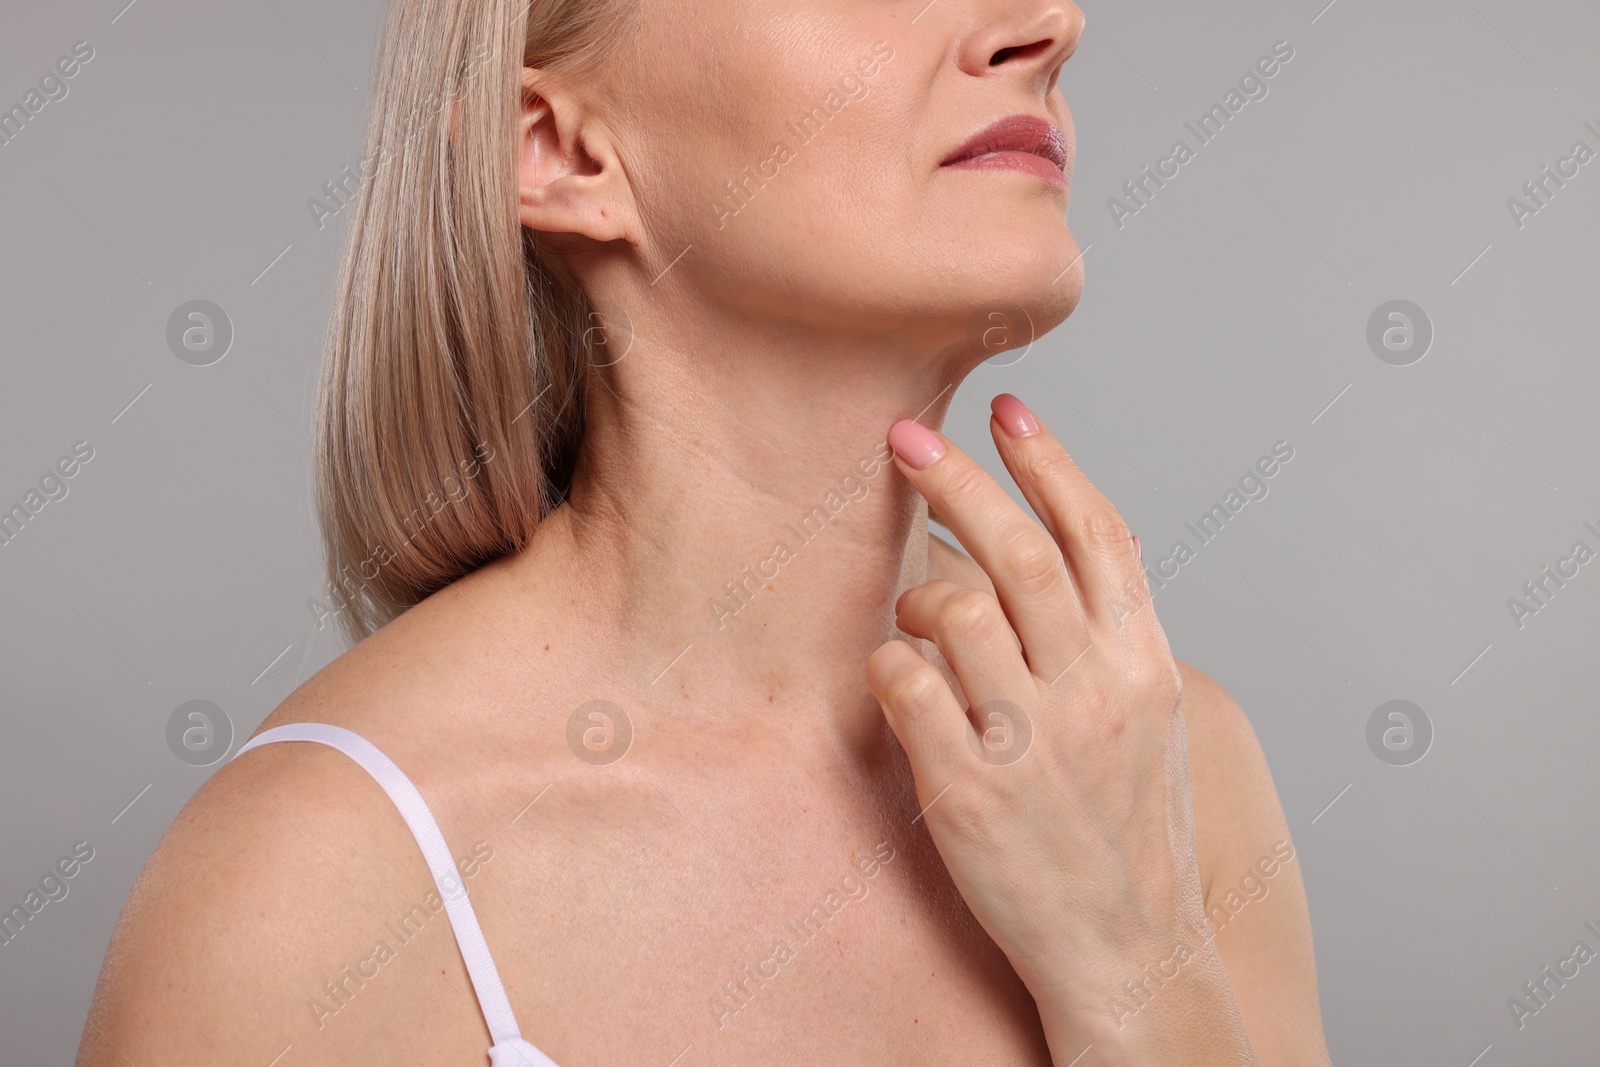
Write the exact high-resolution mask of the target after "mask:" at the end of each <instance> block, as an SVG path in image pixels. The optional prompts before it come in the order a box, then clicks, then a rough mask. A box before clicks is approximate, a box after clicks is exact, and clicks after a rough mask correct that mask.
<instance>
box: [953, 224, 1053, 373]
mask: <svg viewBox="0 0 1600 1067" xmlns="http://www.w3.org/2000/svg"><path fill="white" fill-rule="evenodd" d="M1008 247H1009V248H1011V249H1013V250H1014V251H1013V252H1012V254H1011V255H1008V256H1003V257H997V256H986V257H982V259H981V260H980V261H975V262H970V263H968V264H967V265H966V266H967V269H966V270H964V271H963V272H962V276H961V277H959V278H954V279H952V280H954V281H956V282H957V284H958V286H959V291H960V292H962V293H963V299H962V300H961V302H960V304H959V305H957V306H954V307H952V308H951V311H952V312H954V313H956V314H958V315H959V316H960V319H961V326H962V330H963V333H962V338H961V341H960V342H959V345H958V346H957V347H958V350H959V352H960V353H961V356H962V357H963V360H964V361H965V362H968V363H969V364H970V365H971V366H977V365H978V364H980V363H982V362H983V361H985V360H988V359H993V358H994V357H995V356H997V355H998V354H1000V353H1001V352H1005V351H1009V350H1011V349H1015V348H1022V347H1025V346H1027V345H1029V344H1032V343H1033V342H1035V341H1037V340H1038V339H1039V338H1041V337H1043V336H1044V335H1045V334H1047V333H1049V332H1050V331H1051V330H1053V329H1055V328H1056V327H1057V326H1059V325H1061V324H1062V323H1063V322H1065V321H1066V320H1067V318H1068V316H1070V315H1071V314H1072V312H1073V310H1074V309H1075V308H1077V306H1078V299H1079V297H1080V296H1081V295H1082V294H1083V279H1084V271H1083V257H1082V256H1081V255H1080V253H1079V250H1078V245H1077V242H1076V241H1075V240H1073V238H1072V235H1071V234H1070V233H1066V232H1065V230H1063V231H1062V233H1061V235H1060V236H1058V237H1056V238H1054V239H1052V240H1049V241H1042V240H1040V239H1039V237H1038V235H1037V234H1035V235H1033V237H1032V238H1031V239H1030V240H1028V241H1026V242H1016V243H1013V244H1011V245H1009V246H1008Z"/></svg>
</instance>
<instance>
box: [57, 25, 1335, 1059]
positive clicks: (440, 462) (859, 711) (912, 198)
mask: <svg viewBox="0 0 1600 1067" xmlns="http://www.w3.org/2000/svg"><path fill="white" fill-rule="evenodd" d="M524 3H525V0H396V2H395V4H394V7H393V10H392V12H391V15H390V22H389V25H388V28H387V32H386V34H385V38H384V43H383V48H382V50H381V56H380V60H379V67H378V72H377V77H376V81H375V86H376V92H375V95H374V105H373V119H372V125H371V129H370V131H369V148H370V150H371V151H370V155H369V166H366V167H364V168H363V172H362V177H363V178H364V186H363V188H362V190H361V194H360V201H359V203H358V205H357V209H356V218H355V220H354V223H353V231H352V236H351V245H350V249H349V255H348V259H347V263H346V269H345V272H344V275H343V279H342V285H341V290H340V301H339V305H338V307H337V308H336V310H335V314H334V320H333V321H334V329H333V333H332V337H331V343H330V346H329V355H328V359H327V362H326V369H325V376H324V380H323V385H322V413H321V417H320V422H321V431H320V432H321V441H320V447H319V478H320V488H321V506H322V518H323V523H324V529H325V534H326V540H327V546H328V552H329V561H330V578H331V582H330V590H329V596H328V597H326V598H324V600H323V602H322V604H321V605H320V606H319V608H318V611H319V614H320V615H321V616H322V617H323V618H324V619H327V618H331V617H337V618H338V620H339V622H340V623H341V624H342V625H343V626H345V627H346V629H347V631H348V632H349V633H350V634H352V635H353V636H355V637H363V636H366V635H367V634H369V633H370V636H366V639H365V640H362V641H361V642H360V643H359V644H357V645H356V646H355V647H354V648H352V649H351V650H350V651H349V652H347V653H345V654H344V655H343V656H341V657H339V658H338V659H337V660H336V661H335V662H334V663H333V664H331V665H330V666H329V667H328V668H327V669H325V670H323V671H322V672H321V673H319V674H318V675H317V676H316V677H314V678H313V679H311V680H310V681H309V682H307V683H306V684H305V685H304V686H302V687H301V688H300V689H299V690H298V691H296V692H295V693H294V694H293V695H291V696H290V697H289V699H288V700H286V701H285V702H284V703H283V704H282V706H280V707H279V708H278V709H277V710H276V711H274V712H273V713H272V715H271V716H269V717H268V719H267V721H266V722H265V723H263V724H262V731H263V733H258V735H257V739H256V740H255V741H253V742H252V743H251V745H250V746H247V750H245V751H241V753H240V754H238V755H237V757H236V758H235V759H234V760H232V761H231V762H230V763H229V764H228V765H226V766H224V767H223V768H221V769H220V770H219V771H218V772H217V773H216V774H215V775H214V776H213V777H212V778H211V779H210V780H209V781H208V782H207V783H206V785H205V786H204V788H202V789H201V790H200V791H199V792H198V793H197V794H196V795H195V797H194V798H193V800H192V801H191V802H190V803H189V805H188V806H187V807H186V808H185V809H184V811H183V813H182V814H181V815H180V816H179V818H178V819H177V820H176V821H175V822H174V824H173V826H172V827H171V829H170V830H169V831H168V833H167V835H166V837H165V838H164V839H163V841H162V843H161V845H160V847H159V848H158V849H157V851H156V853H155V855H154V856H153V857H152V859H151V861H150V863H149V865H148V866H147V868H146V870H145V872H144V874H143V875H142V877H141V878H140V880H139V883H138V884H137V886H136V888H135V890H134V891H133V893H132V895H131V897H130V899H129V902H128V904H127V907H126V909H125V912H124V915H123V917H122V919H121V921H120V923H119V925H118V927H117V931H116V933H115V936H114V942H113V945H112V948H111V951H110V953H109V954H108V958H107V964H106V967H105V971H104V973H103V975H102V977H101V981H100V985H99V988H98V989H97V991H96V997H95V1003H94V1007H93V1009H92V1013H91V1015H90V1018H89V1020H88V1024H87V1026H86V1028H85V1034H84V1041H83V1044H82V1049H81V1052H80V1055H79V1063H80V1064H91V1065H98V1064H111V1063H122V1062H130V1063H134V1064H147V1063H161V1064H187V1063H202V1062H203V1063H230V1064H262V1065H266V1064H268V1063H283V1064H285V1065H287V1064H307V1063H314V1064H324V1063H325V1064H335V1063H350V1062H386V1063H430V1064H432V1063H446V1062H452V1063H454V1062H459V1063H472V1062H483V1052H484V1049H485V1048H486V1047H487V1046H490V1045H492V1046H493V1051H492V1053H491V1057H492V1059H493V1062H494V1063H496V1064H500V1065H504V1064H512V1063H529V1064H548V1063H551V1062H554V1063H559V1064H562V1065H564V1067H573V1065H576V1064H583V1063H617V1062H629V1063H658V1064H662V1065H666V1064H683V1065H688V1064H748V1063H824V1064H837V1063H840V1062H859V1063H873V1064H920V1063H972V1062H980V1063H1004V1064H1023V1063H1027V1064H1056V1065H1060V1067H1066V1065H1069V1064H1082V1065H1084V1067H1089V1065H1098V1064H1106V1065H1110V1064H1213V1063H1215V1064H1224V1063H1226V1064H1256V1063H1266V1064H1312V1063H1319V1062H1323V1061H1324V1060H1326V1054H1325V1051H1324V1045H1323V1038H1322V1033H1321V1026H1320V1021H1319V1015H1318V1007H1317V993H1316V980H1315V969H1314V966H1313V962H1312V952H1311V941H1310V927H1309V921H1308V918H1307V913H1306V906H1305V897H1304V891H1303V889H1302V886H1301V882H1300V877H1299V873H1298V870H1297V865H1295V864H1294V863H1293V862H1292V860H1293V855H1294V853H1293V847H1292V845H1290V844H1289V837H1288V832H1287V828H1286V825H1285V822H1284V818H1283V815H1282V813H1281V810H1280V807H1279V804H1278V801H1277V798H1276V795H1275V793H1274V790H1273V787H1272V782H1271V778H1270V775H1269V774H1268V772H1267V769H1266V767H1265V764H1264V762H1263V759H1262V755H1261V752H1260V749H1259V747H1258V745H1257V744H1256V741H1255V738H1254V736H1253V734H1252V733H1251V730H1250V728H1249V726H1248V724H1247V723H1246V721H1245V720H1244V718H1243V716H1242V714H1241V713H1240V711H1239V709H1238V708H1237V706H1236V705H1235V704H1234V702H1233V701H1232V700H1231V698H1229V697H1228V695H1227V694H1226V693H1225V692H1223V691H1222V690H1221V689H1220V688H1219V687H1218V686H1217V685H1216V684H1215V683H1213V682H1211V681H1210V680H1209V679H1207V678H1206V677H1205V676H1204V675H1203V674H1201V673H1199V672H1198V671H1195V670H1194V669H1192V668H1190V667H1188V666H1186V665H1182V664H1177V663H1175V662H1174V660H1173V659H1172V656H1171V653H1170V652H1169V650H1168V647H1167V643H1166V639H1165V637H1164V636H1163V634H1162V631H1161V628H1160V625H1159V623H1158V622H1157V620H1156V617H1155V613H1154V611H1153V610H1152V608H1151V603H1150V597H1149V593H1148V591H1147V588H1146V585H1145V582H1144V580H1143V576H1142V573H1141V569H1140V564H1139V549H1138V543H1137V540H1136V539H1134V538H1132V537H1131V536H1130V534H1129V532H1128V530H1127V528H1126V526H1125V525H1124V524H1123V522H1122V520H1121V518H1120V516H1118V514H1117V512H1116V511H1115V509H1114V508H1113V507H1112V506H1111V505H1110V504H1109V503H1108V502H1107V501H1106V500H1105V498H1104V497H1102V496H1101V495H1100V494H1099V492H1098V491H1097V490H1095V489H1094V487H1093V486H1091V485H1090V484H1089V483H1088V482H1087V481H1086V480H1085V479H1084V477H1083V475H1082V474H1081V473H1080V472H1079V471H1078V469H1077V468H1076V466H1075V465H1074V464H1073V463H1072V462H1071V461H1070V460H1069V459H1068V457H1067V455H1066V453H1065V452H1064V451H1063V449H1062V447H1061V445H1060V444H1059V443H1058V442H1057V441H1056V440H1055V438H1054V437H1053V436H1051V434H1050V433H1049V432H1048V431H1047V430H1045V429H1043V428H1042V427H1040V425H1039V422H1038V420H1037V418H1036V417H1034V416H1033V415H1032V414H1031V413H1030V412H1029V411H1028V409H1027V408H1026V407H1025V406H1023V404H1022V403H1021V402H1020V401H1018V400H1017V399H1016V398H1014V397H1009V396H1002V397H999V398H997V399H996V400H995V402H994V419H993V422H992V424H991V428H992V430H993V431H994V437H995V443H996V446H997V447H998V448H999V451H1000V455H1001V458H1002V459H1003V461H1004V462H1005V464H1006V467H1007V469H1008V470H1009V471H1010V473H1011V476H1012V477H1013V478H1014V479H1015V481H1016V482H1017V484H1018V486H1019V487H1020V488H1021V491H1022V492H1023V494H1025V495H1026V497H1027V498H1028V500H1029V502H1030V503H1031V504H1032V505H1033V508H1034V510H1035V511H1036V513H1037V514H1038V515H1039V516H1040V518H1041V519H1042V520H1043V525H1041V524H1040V523H1039V522H1035V521H1034V520H1033V519H1031V518H1029V517H1028V516H1027V515H1026V513H1025V512H1024V511H1023V510H1022V509H1020V508H1019V507H1018V506H1017V505H1015V504H1014V503H1013V501H1012V500H1011V498H1010V497H1009V495H1008V494H1007V493H1006V492H1005V490H1004V489H1003V488H1002V487H1001V486H1000V485H999V484H997V483H996V482H995V481H994V480H993V479H992V478H991V477H990V476H989V475H988V474H986V473H985V472H984V471H983V470H982V468H981V467H979V466H978V465H977V464H976V462H975V461H973V460H972V459H970V458H969V457H967V456H965V455H963V454H962V453H961V452H960V451H958V450H957V449H955V448H954V447H953V446H952V445H951V444H950V442H949V441H948V440H947V439H945V438H944V437H942V436H940V435H938V434H937V433H934V432H933V431H931V430H929V429H927V427H929V426H937V425H939V423H940V421H941V419H942V417H943V414H944V411H945V407H946V405H947V404H948V402H949V400H950V397H951V396H952V392H953V386H955V385H956V384H957V383H958V382H959V381H960V380H961V379H962V378H963V377H964V375H965V374H966V373H967V372H968V371H970V370H971V369H972V368H973V367H974V366H975V365H976V364H977V363H978V362H980V361H981V360H982V359H984V358H985V357H987V356H989V355H992V354H993V350H994V349H996V348H1000V347H1007V346H1011V345H1015V344H1018V343H1020V340H1021V339H1020V338H1019V337H1017V336H1015V335H1011V334H1007V333H1006V332H1005V331H1003V330H1002V331H1000V332H999V333H998V334H997V333H996V332H995V330H994V329H993V328H992V327H993V326H994V324H996V323H1000V324H1005V323H1012V324H1014V323H1015V322H1017V321H1022V318H1023V317H1025V318H1026V320H1028V321H1031V323H1032V324H1033V326H1034V327H1035V328H1037V329H1039V330H1041V331H1042V330H1044V329H1047V328H1050V327H1053V326H1055V325H1056V324H1058V323H1059V322H1061V321H1062V320H1063V319H1064V318H1065V317H1066V316H1067V315H1068V314H1069V313H1070V312H1071V310H1072V308H1073V306H1074V305H1075V303H1076V301H1077V298H1078V294H1079V291H1080V288H1081V283H1082V269H1081V264H1080V262H1079V256H1078V252H1077V249H1076V246H1075V245H1074V243H1073V240H1072V238H1071V236H1070V234H1069V233H1068V232H1067V229H1066V225H1065V215H1066V201H1067V175H1068V173H1070V169H1071V143H1072V142H1071V134H1070V130H1071V123H1070V118H1069V116H1068V114H1067V109H1066V105H1065V103H1064V102H1063V100H1062V99H1061V96H1060V94H1059V93H1057V92H1056V91H1055V83H1056V78H1057V75H1058V74H1059V71H1060V69H1061V66H1062V64H1063V63H1064V62H1065V61H1066V60H1067V58H1068V57H1069V56H1070V55H1071V54H1072V51H1073V49H1074V48H1075V46H1076V44H1077V42H1078V38H1079V35H1080V33H1081V32H1082V29H1083V24H1084V23H1083V17H1082V15H1081V14H1080V13H1079V11H1078V9H1077V8H1075V7H1074V6H1072V4H1071V3H1067V2H1065V0H1062V2H1057V0H1013V2H1011V3H1006V4H1001V3H997V2H994V0H936V2H933V3H927V2H925V0H884V2H882V3H874V4H861V3H859V2H856V0H849V2H846V0H807V2H805V3H784V4H780V5H778V6H777V7H773V6H771V5H756V4H753V3H749V2H747V0H700V2H697V3H694V4H688V3H684V2H682V0H610V2H609V3H606V4H596V3H593V2H586V0H534V2H533V3H532V4H531V5H529V6H527V7H524ZM1002 309H1010V311H1009V312H1006V311H1003V310H1002ZM929 506H931V507H932V508H933V510H934V511H936V512H937V514H938V515H939V516H941V521H942V522H943V523H944V524H945V525H947V526H948V527H949V529H950V530H951V532H952V533H953V534H954V536H955V539H956V540H957V541H959V542H960V544H961V545H962V546H963V548H964V549H965V550H966V551H965V552H962V551H960V550H958V549H957V548H955V547H954V546H953V545H951V544H948V543H946V542H945V541H943V540H941V539H939V538H938V537H934V536H931V535H930V534H929V533H928V529H927V515H928V508H929ZM380 627H381V628H380ZM371 631H376V632H371ZM969 708H970V710H968V709H969ZM305 724H324V725H322V726H307V725H305ZM293 740H298V741H301V742H306V741H313V742H320V743H268V742H277V741H293ZM386 761H392V763H389V762H386ZM408 783H414V790H413V789H412V788H411V786H410V785H408ZM419 846H420V847H419ZM1264 879H1270V881H1264ZM1241 885H1244V886H1247V887H1248V886H1252V885H1253V886H1259V887H1262V891H1261V892H1260V893H1256V892H1254V891H1249V892H1248V893H1247V898H1246V897H1241V896H1240V893H1239V892H1238V890H1237V889H1236V887H1238V886H1241ZM1268 885H1270V887H1271V891H1270V892H1266V890H1265V887H1266V886H1268ZM1246 899H1247V900H1248V904H1249V906H1248V909H1244V906H1243V904H1240V903H1238V902H1239V901H1241V900H1246ZM441 915H442V916H443V917H442V918H441V917H440V916H441Z"/></svg>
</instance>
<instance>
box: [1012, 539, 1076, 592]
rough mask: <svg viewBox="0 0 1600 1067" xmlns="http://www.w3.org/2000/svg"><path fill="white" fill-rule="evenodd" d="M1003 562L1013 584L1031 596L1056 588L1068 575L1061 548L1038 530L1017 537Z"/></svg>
mask: <svg viewBox="0 0 1600 1067" xmlns="http://www.w3.org/2000/svg"><path fill="white" fill-rule="evenodd" d="M1000 561H1001V562H1000V565H1001V568H1002V569H1003V570H1004V571H1005V575H1006V577H1007V578H1008V579H1010V581H1011V584H1012V585H1014V586H1016V587H1017V588H1018V589H1020V590H1021V591H1022V592H1023V593H1026V594H1030V595H1038V594H1042V593H1048V592H1051V591H1053V590H1054V589H1056V588H1057V587H1059V586H1060V585H1061V583H1062V582H1063V581H1064V580H1065V579H1066V576H1067V573H1066V563H1065V561H1064V560H1063V559H1062V556H1061V549H1060V548H1059V547H1058V546H1057V545H1056V543H1055V542H1054V541H1052V540H1051V539H1050V538H1049V537H1048V536H1046V535H1044V534H1042V533H1041V532H1039V531H1035V530H1027V531H1024V532H1022V533H1020V534H1018V535H1017V536H1015V537H1013V538H1012V539H1011V541H1010V543H1008V544H1007V545H1006V546H1005V548H1004V549H1003V550H1002V552H1001V555H1000Z"/></svg>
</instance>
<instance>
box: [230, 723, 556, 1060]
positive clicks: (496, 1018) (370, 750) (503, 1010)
mask: <svg viewBox="0 0 1600 1067" xmlns="http://www.w3.org/2000/svg"><path fill="white" fill-rule="evenodd" d="M274 741H314V742H316V743H317V744H321V745H327V746H328V747H330V748H336V749H338V750H339V751H340V752H343V753H344V754H345V755H346V756H349V757H350V758H351V759H353V760H355V761H356V762H357V763H359V764H360V765H361V767H362V769H363V770H365V771H366V772H367V773H368V774H370V775H371V776H372V778H373V780H374V781H376V782H377V783H378V785H379V786H380V787H382V789H383V791H384V792H385V793H387V794H389V799H390V800H392V801H394V806H395V807H396V808H398V809H400V816H401V818H403V819H405V821H406V826H408V827H410V829H411V836H412V837H414V838H416V840H417V846H418V847H419V848H421V849H422V857H423V859H425V860H427V861H428V870H430V871H432V872H433V884H434V885H436V886H437V887H438V888H439V896H440V897H441V898H442V899H443V900H444V906H445V911H446V912H448V913H449V915H450V926H451V927H452V928H453V929H454V930H455V934H456V944H457V946H458V947H459V948H460V949H461V959H462V961H463V962H464V963H465V964H466V965H467V976H468V977H469V978H471V979H472V988H473V991H474V992H475V993H476V994H477V996H478V1008H479V1010H480V1011H482V1012H483V1017H484V1019H485V1021H487V1022H488V1024H489V1033H490V1035H491V1036H492V1037H493V1038H494V1043H495V1044H496V1045H506V1046H509V1047H510V1048H514V1049H517V1050H518V1052H519V1053H521V1052H522V1049H524V1048H525V1049H528V1050H531V1051H533V1052H534V1054H535V1055H537V1056H539V1057H540V1060H542V1063H541V1062H539V1061H534V1063H535V1064H536V1067H545V1065H546V1064H548V1065H550V1067H554V1064H553V1062H552V1061H551V1060H550V1059H549V1058H548V1057H545V1056H544V1055H543V1053H539V1052H537V1050H534V1049H533V1046H531V1045H529V1044H527V1042H525V1041H523V1040H522V1033H521V1031H519V1030H518V1029H517V1019H516V1016H515V1015H514V1014H512V1011H511V1002H510V1001H509V1000H508V999H506V989H505V986H504V985H503V984H502V983H501V981H500V972H499V971H498V970H497V969H496V968H495V965H494V958H493V957H492V956H490V955H489V946H488V944H487V943H486V942H485V941H484V939H483V930H482V929H480V928H479V926H478V916H477V914H476V913H475V912H474V911H473V910H472V903H471V901H469V900H468V899H467V889H466V886H465V885H464V884H463V883H462V881H461V876H460V875H459V874H457V873H456V865H455V860H454V859H452V858H451V856H450V849H449V847H448V846H447V845H446V844H445V841H444V835H443V834H442V833H440V832H439V824H438V823H437V822H435V821H434V819H433V813H432V812H431V811H429V810H428V805H427V802H426V801H424V800H423V799H422V794H421V793H419V792H417V787H416V786H415V785H413V784H412V783H411V779H410V778H407V777H406V774H405V772H404V771H402V770H401V769H400V768H399V767H397V766H396V765H395V763H394V761H393V760H391V759H390V758H389V757H388V756H385V755H384V754H383V753H382V752H381V751H379V749H378V747H377V746H376V745H374V744H373V743H372V742H370V741H368V740H367V739H366V738H364V737H362V736H361V735H360V734H358V733H355V732H354V731H351V730H346V729H345V728H344V727H342V726H332V725H329V724H328V723H321V722H296V723H289V724H287V725H284V726H275V727H273V728H272V729H270V730H267V731H265V732H264V733H261V734H258V735H257V736H256V737H253V738H251V739H250V740H249V741H247V742H245V743H244V744H243V745H242V746H240V748H239V751H238V752H235V753H234V754H233V759H238V758H239V757H240V756H242V755H244V754H245V753H246V752H249V751H250V750H251V749H253V748H256V747H259V746H261V745H267V744H271V743H272V742H274ZM519 1046H520V1047H519ZM521 1058H522V1057H521V1056H520V1055H519V1056H518V1057H517V1059H515V1060H511V1061H509V1062H518V1060H520V1059H521Z"/></svg>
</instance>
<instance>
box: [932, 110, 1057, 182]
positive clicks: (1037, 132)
mask: <svg viewBox="0 0 1600 1067" xmlns="http://www.w3.org/2000/svg"><path fill="white" fill-rule="evenodd" d="M990 152H1027V153H1030V154H1032V155H1036V156H1043V157H1044V158H1045V159H1048V160H1050V161H1051V162H1052V163H1054V164H1055V165H1056V166H1058V167H1060V168H1061V169H1062V170H1065V169H1066V167H1067V138H1066V135H1065V134H1064V133H1062V132H1061V127H1060V126H1057V125H1056V124H1055V123H1053V122H1048V121H1046V120H1044V119H1041V118H1037V117H1035V116H1033V115H1008V116H1006V117H1005V118H1003V119H1000V120H999V121H998V122H992V123H990V124H989V125H987V126H985V127H984V128H983V129H981V130H979V131H978V132H977V133H975V134H973V135H972V136H971V137H969V138H967V140H966V141H965V142H963V143H962V144H961V146H960V147H959V148H957V149H956V150H955V151H953V152H951V153H950V154H949V155H947V156H945V157H944V159H942V160H940V162H939V165H940V166H941V167H942V166H946V165H947V164H950V163H960V162H962V161H964V160H968V159H976V158H977V157H978V156H982V155H987V154H988V153H990Z"/></svg>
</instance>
